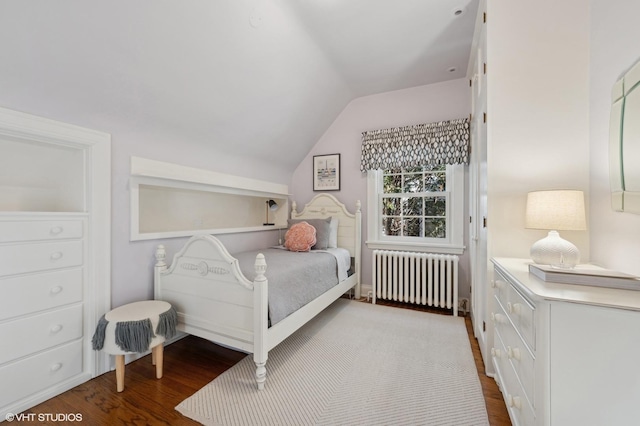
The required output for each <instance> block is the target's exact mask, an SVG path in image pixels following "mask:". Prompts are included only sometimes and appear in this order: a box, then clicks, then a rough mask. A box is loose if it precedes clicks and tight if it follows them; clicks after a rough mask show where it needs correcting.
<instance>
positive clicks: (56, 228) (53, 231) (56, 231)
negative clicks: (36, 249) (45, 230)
mask: <svg viewBox="0 0 640 426" xmlns="http://www.w3.org/2000/svg"><path fill="white" fill-rule="evenodd" d="M62 231H63V228H62V226H54V227H53V228H51V230H50V231H49V233H50V234H51V235H58V234H60V233H61V232H62Z"/></svg>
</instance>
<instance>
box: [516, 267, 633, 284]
mask: <svg viewBox="0 0 640 426" xmlns="http://www.w3.org/2000/svg"><path fill="white" fill-rule="evenodd" d="M529 272H531V273H532V274H533V275H535V276H536V277H538V278H540V279H541V280H543V281H549V282H555V283H561V284H578V285H588V286H595V287H608V288H619V289H625V290H640V278H639V277H636V276H635V275H629V274H625V273H623V272H618V271H613V270H611V269H601V268H598V267H595V266H592V265H578V266H576V267H575V268H571V269H569V268H567V269H563V268H556V267H553V266H550V265H537V264H529Z"/></svg>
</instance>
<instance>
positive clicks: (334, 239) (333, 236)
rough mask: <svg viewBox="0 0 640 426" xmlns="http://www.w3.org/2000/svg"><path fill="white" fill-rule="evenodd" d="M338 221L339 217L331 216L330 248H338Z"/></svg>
mask: <svg viewBox="0 0 640 426" xmlns="http://www.w3.org/2000/svg"><path fill="white" fill-rule="evenodd" d="M338 223H339V219H338V218H337V217H333V216H331V223H329V244H328V245H327V247H328V248H338Z"/></svg>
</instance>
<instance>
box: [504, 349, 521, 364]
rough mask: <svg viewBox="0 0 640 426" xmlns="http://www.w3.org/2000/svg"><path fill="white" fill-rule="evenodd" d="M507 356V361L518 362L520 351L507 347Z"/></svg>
mask: <svg viewBox="0 0 640 426" xmlns="http://www.w3.org/2000/svg"><path fill="white" fill-rule="evenodd" d="M507 356H508V357H509V359H515V360H516V361H520V349H518V348H512V347H511V346H508V347H507Z"/></svg>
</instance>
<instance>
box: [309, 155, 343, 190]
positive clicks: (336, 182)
mask: <svg viewBox="0 0 640 426" xmlns="http://www.w3.org/2000/svg"><path fill="white" fill-rule="evenodd" d="M313 190H314V191H339V190H340V154H329V155H314V156H313Z"/></svg>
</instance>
